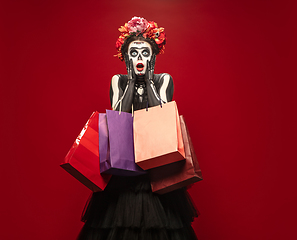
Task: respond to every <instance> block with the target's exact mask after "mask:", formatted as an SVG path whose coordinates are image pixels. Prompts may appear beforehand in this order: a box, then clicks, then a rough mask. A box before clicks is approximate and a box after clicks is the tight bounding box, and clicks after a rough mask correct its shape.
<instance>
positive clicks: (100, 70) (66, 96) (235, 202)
mask: <svg viewBox="0 0 297 240" xmlns="http://www.w3.org/2000/svg"><path fill="white" fill-rule="evenodd" d="M296 10H297V9H296V4H295V3H294V1H282V2H281V1H274V0H272V1H268V0H263V1H259V0H251V1H235V0H233V1H231V0H226V1H218V0H208V1H205V0H199V1H195V0H172V1H169V0H158V1H157V0H152V1H147V2H145V1H139V0H138V1H120V0H118V1H114V0H112V1H98V0H97V1H95V0H84V1H73V0H72V1H70V0H69V1H66V0H64V1H61V0H45V1H39V0H35V1H33V0H27V1H1V5H0V16H1V22H0V24H1V33H0V38H1V52H0V53H1V55H0V65H1V72H0V74H1V75H0V77H1V88H0V89H1V92H0V94H1V168H0V169H1V203H0V204H1V205H0V206H1V224H0V226H1V231H0V239H6V240H10V239H12V240H15V239H24V240H26V239H36V240H37V239H43V240H50V239H51V240H52V239H55V240H59V239H61V240H62V239H63V240H66V239H69V240H71V239H75V237H76V236H77V234H78V232H79V230H80V228H81V226H82V223H81V222H80V214H81V211H82V209H83V206H84V204H85V201H86V200H87V198H88V196H89V194H90V191H89V190H88V189H87V188H86V187H84V186H83V185H82V184H81V183H79V182H78V181H77V180H76V179H74V178H73V177H72V176H70V175H69V174H68V173H67V172H66V171H64V170H63V169H62V168H60V167H59V164H60V163H61V162H62V161H63V158H64V156H65V155H66V153H67V151H68V150H69V148H70V147H71V145H72V143H73V141H74V139H75V138H76V136H77V135H78V133H79V132H80V130H81V128H82V127H83V125H84V123H85V122H86V120H87V119H88V117H89V116H90V115H91V113H92V111H94V110H97V111H99V112H103V111H104V110H105V109H106V108H110V107H109V84H110V79H111V77H112V76H113V75H114V74H116V73H125V66H124V64H123V63H122V62H120V61H119V60H118V59H117V58H115V57H113V54H115V53H116V52H115V41H116V40H117V37H118V35H119V32H118V31H117V28H118V27H120V26H121V25H123V24H124V23H125V22H127V21H128V20H130V19H131V17H133V16H135V15H136V16H142V17H145V18H146V19H148V20H154V21H156V22H157V23H158V24H159V26H163V27H165V30H166V33H167V37H168V44H167V45H166V51H165V54H164V55H160V56H158V57H157V62H156V72H157V73H160V72H168V73H170V74H171V75H172V76H173V79H174V83H175V94H174V99H175V100H176V101H177V104H178V107H179V111H180V113H181V114H183V115H184V116H185V119H186V121H187V123H188V127H189V130H190V133H191V136H192V140H193V142H194V146H195V149H196V152H197V155H198V158H199V162H200V165H201V168H202V172H203V176H204V180H203V181H201V182H199V183H197V184H196V185H195V186H194V187H192V188H191V190H190V193H191V195H192V197H193V199H194V202H195V204H196V205H197V207H198V209H199V210H200V212H201V216H199V218H198V219H196V220H195V222H194V223H193V227H194V229H195V231H196V233H197V235H198V237H199V239H200V240H208V239H209V240H214V239H215V240H223V239H224V240H225V239H226V240H233V239H234V240H235V239H236V240H237V239H241V240H247V239H254V240H258V239H261V240H262V239H271V240H277V239H296V238H297V236H296V230H294V229H293V228H295V227H296V214H297V210H296V201H297V193H296V180H295V175H296V174H295V172H296V167H297V164H296V142H297V141H296V130H297V128H296V120H297V119H296V98H295V95H296V90H297V89H296V77H297V76H296V75H297V74H296V62H297V61H296V55H297V48H296V42H297V29H296V22H297V21H296V20H297V19H296V13H297V12H296Z"/></svg>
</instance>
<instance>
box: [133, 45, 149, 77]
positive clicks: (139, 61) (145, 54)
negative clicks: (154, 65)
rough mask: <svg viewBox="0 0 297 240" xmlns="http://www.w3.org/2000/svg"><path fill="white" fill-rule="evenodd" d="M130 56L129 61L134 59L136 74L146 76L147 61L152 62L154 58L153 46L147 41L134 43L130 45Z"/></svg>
mask: <svg viewBox="0 0 297 240" xmlns="http://www.w3.org/2000/svg"><path fill="white" fill-rule="evenodd" d="M128 54H129V59H132V62H133V69H134V72H135V74H136V75H144V74H145V71H146V68H147V61H150V60H151V56H152V48H151V45H150V44H149V43H147V42H145V41H140V40H136V41H133V42H131V43H130V44H129V47H128Z"/></svg>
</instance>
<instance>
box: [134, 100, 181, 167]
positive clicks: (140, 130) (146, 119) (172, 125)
mask: <svg viewBox="0 0 297 240" xmlns="http://www.w3.org/2000/svg"><path fill="white" fill-rule="evenodd" d="M133 131H134V133H133V134H134V150H135V162H136V164H137V165H139V166H140V167H141V168H142V169H145V170H146V169H150V168H154V167H159V166H162V165H166V164H169V163H172V162H176V161H180V160H183V159H184V158H185V152H184V144H183V140H182V134H181V129H180V119H179V115H178V110H177V106H176V103H175V101H172V102H169V103H166V104H163V105H162V106H155V107H150V108H148V109H142V110H138V111H135V112H134V122H133Z"/></svg>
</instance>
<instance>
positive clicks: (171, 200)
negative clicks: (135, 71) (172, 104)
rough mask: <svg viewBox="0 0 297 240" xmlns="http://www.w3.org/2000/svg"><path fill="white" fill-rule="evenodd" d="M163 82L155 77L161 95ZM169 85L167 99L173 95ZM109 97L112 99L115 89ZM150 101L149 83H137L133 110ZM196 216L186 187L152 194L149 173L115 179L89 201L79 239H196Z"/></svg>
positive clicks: (122, 84)
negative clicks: (148, 94) (194, 223)
mask: <svg viewBox="0 0 297 240" xmlns="http://www.w3.org/2000/svg"><path fill="white" fill-rule="evenodd" d="M119 76H120V81H119V88H121V89H122V90H124V89H125V87H126V84H127V76H126V75H119ZM162 81H163V80H162V74H155V75H154V83H155V86H156V89H157V91H158V92H159V90H160V88H161V86H162ZM170 84H171V86H170V87H169V88H168V90H167V91H168V96H172V93H173V83H172V82H171V83H170ZM122 92H123V91H122ZM110 96H111V99H112V96H113V92H112V90H111V94H110ZM171 98H172V97H171ZM171 98H170V97H169V99H170V100H171ZM147 101H148V100H147V96H146V84H145V82H142V81H138V82H137V83H135V86H134V97H133V106H134V110H138V109H143V108H146V107H147V105H148V103H147ZM197 216H198V212H197V210H196V209H195V207H194V205H193V203H192V201H191V199H190V196H189V194H188V192H187V190H186V189H184V188H182V189H178V190H175V191H172V192H169V193H167V194H163V195H159V194H156V193H153V192H152V190H151V186H150V180H149V176H148V174H145V175H141V176H136V177H121V176H112V178H111V180H110V182H109V183H108V185H107V187H106V188H105V190H104V191H102V192H97V193H93V194H92V196H91V198H90V200H89V201H88V202H87V204H86V208H85V210H84V212H83V215H82V221H84V222H85V225H84V226H83V228H82V230H81V232H80V234H79V236H78V238H77V239H78V240H196V239H197V238H196V235H195V233H194V231H193V229H192V227H191V223H192V221H193V220H194V218H195V217H197Z"/></svg>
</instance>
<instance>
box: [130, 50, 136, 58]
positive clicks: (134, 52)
mask: <svg viewBox="0 0 297 240" xmlns="http://www.w3.org/2000/svg"><path fill="white" fill-rule="evenodd" d="M130 55H131V56H132V57H136V56H137V55H138V52H137V51H135V50H132V51H131V52H130Z"/></svg>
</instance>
